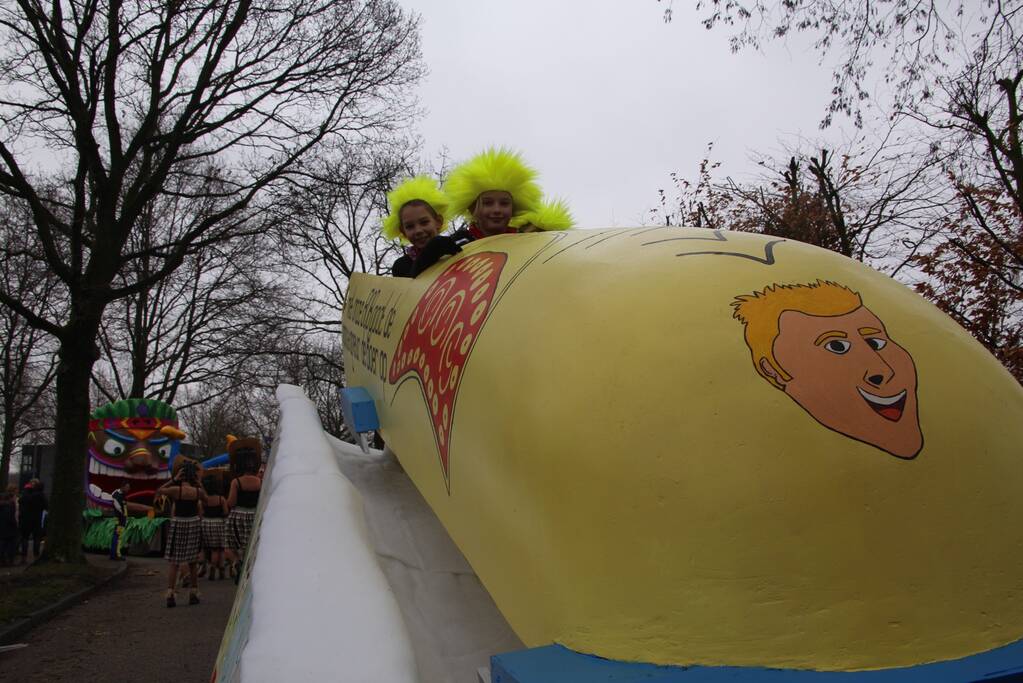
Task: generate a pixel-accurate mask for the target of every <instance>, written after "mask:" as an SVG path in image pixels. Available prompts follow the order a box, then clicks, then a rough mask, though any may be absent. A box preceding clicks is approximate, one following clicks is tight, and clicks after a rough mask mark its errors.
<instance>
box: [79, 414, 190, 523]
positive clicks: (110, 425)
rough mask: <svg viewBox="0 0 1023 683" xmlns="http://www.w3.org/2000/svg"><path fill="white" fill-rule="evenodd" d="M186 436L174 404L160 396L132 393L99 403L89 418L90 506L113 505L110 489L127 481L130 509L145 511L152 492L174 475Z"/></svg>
mask: <svg viewBox="0 0 1023 683" xmlns="http://www.w3.org/2000/svg"><path fill="white" fill-rule="evenodd" d="M184 437H185V434H184V432H182V431H181V430H180V429H178V418H177V413H176V412H175V411H174V408H172V407H171V406H169V405H168V404H166V403H164V402H162V401H157V400H155V399H136V398H132V399H124V400H121V401H115V402H113V403H108V404H106V405H104V406H101V407H99V408H97V409H96V410H95V411H94V412H93V413H92V418H91V419H90V421H89V462H88V468H87V472H86V482H85V492H86V498H87V501H88V505H89V507H92V508H100V509H108V508H111V507H112V505H111V502H110V497H111V493H112V492H113V491H114V490H115V489H117V488H118V487H119V486H120V485H121V484H122V483H123V482H124V481H126V480H127V481H128V482H130V483H131V491H130V492H129V493H128V495H127V499H128V502H129V506H128V507H129V511H130V512H132V513H134V514H145V513H146V512H147V511H148V510H149V509H151V507H152V505H153V492H154V491H155V490H156V489H157V488H158V487H159V486H160V485H161V484H163V482H164V481H166V480H167V479H169V478H170V476H171V472H170V463H171V462H172V461H173V460H174V458H175V456H177V454H178V451H179V450H180V448H181V439H183V438H184Z"/></svg>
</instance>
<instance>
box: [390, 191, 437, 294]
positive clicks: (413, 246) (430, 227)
mask: <svg viewBox="0 0 1023 683" xmlns="http://www.w3.org/2000/svg"><path fill="white" fill-rule="evenodd" d="M387 205H388V208H389V209H390V213H389V214H388V215H387V218H385V219H384V225H383V230H382V232H383V235H384V237H387V238H389V239H392V240H393V239H398V240H401V241H402V242H406V243H408V246H407V247H405V250H404V251H405V253H404V254H402V255H401V256H400V257H399V258H398V260H397V261H395V262H394V265H393V266H391V274H392V275H394V276H395V277H415V276H416V275H418V274H419V273H420V272H421V270H422V268H417V267H416V263H417V262H418V261H419V259H420V257H421V255H422V252H423V250H424V248H426V246H427V245H428V244H429V243H430V241H431V240H433V239H434V238H435V237H437V235H439V234H440V233H441V232H443V231H444V227H445V226H444V215H445V214H446V213H447V211H448V199H447V197H446V196H445V194H444V193H443V192H442V191H441V189H440V186H439V185H438V183H437V181H436V180H434V179H433V178H430V177H428V176H416V177H414V178H409V179H408V180H406V181H404V182H402V183H401V184H400V185H398V186H397V187H396V188H394V189H393V190H391V191H390V192H388V193H387ZM437 258H439V256H438V257H437ZM436 260H437V259H436V258H434V259H433V260H432V261H431V262H430V263H431V265H432V264H433V263H435V262H436Z"/></svg>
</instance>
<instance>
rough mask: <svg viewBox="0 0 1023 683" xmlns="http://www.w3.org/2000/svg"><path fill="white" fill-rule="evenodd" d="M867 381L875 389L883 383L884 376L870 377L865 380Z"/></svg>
mask: <svg viewBox="0 0 1023 683" xmlns="http://www.w3.org/2000/svg"><path fill="white" fill-rule="evenodd" d="M867 381H868V382H870V383H871V384H873V385H874V386H875V387H879V386H881V383H882V382H884V375H871V376H870V377H868V378H867Z"/></svg>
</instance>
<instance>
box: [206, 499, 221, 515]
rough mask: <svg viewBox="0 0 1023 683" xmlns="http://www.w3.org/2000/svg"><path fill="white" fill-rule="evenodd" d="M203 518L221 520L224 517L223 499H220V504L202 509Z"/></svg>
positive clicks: (207, 505)
mask: <svg viewBox="0 0 1023 683" xmlns="http://www.w3.org/2000/svg"><path fill="white" fill-rule="evenodd" d="M204 513H205V516H206V517H207V519H221V518H223V516H224V499H223V498H221V499H220V502H219V503H217V504H216V505H210V504H209V503H207V504H206V507H205V509H204Z"/></svg>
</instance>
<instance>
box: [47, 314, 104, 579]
mask: <svg viewBox="0 0 1023 683" xmlns="http://www.w3.org/2000/svg"><path fill="white" fill-rule="evenodd" d="M90 325H93V322H92V321H81V322H78V323H77V324H75V323H72V324H71V325H69V326H68V327H69V329H71V330H72V332H71V333H70V334H67V335H66V336H65V337H64V338H63V339H62V340H61V344H60V363H59V365H58V366H57V424H56V428H57V462H56V463H55V465H56V466H55V467H54V474H53V491H52V492H51V493H50V511H49V516H48V521H47V534H46V550H45V552H44V553H43V560H44V561H52V562H68V563H79V562H82V563H84V562H85V554H84V553H83V552H82V510H83V509H84V507H85V460H86V448H87V446H88V440H87V439H88V436H87V435H88V430H89V376H90V373H91V371H92V366H93V363H95V362H96V359H97V357H98V352H97V349H96V348H95V345H94V344H93V343H92V341H91V340H93V339H95V338H96V332H95V330H94V331H93V332H92V334H89V333H88V331H87V330H88V328H89V327H90ZM93 326H94V327H95V329H98V328H99V323H98V318H97V319H96V321H95V324H94V325H93Z"/></svg>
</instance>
